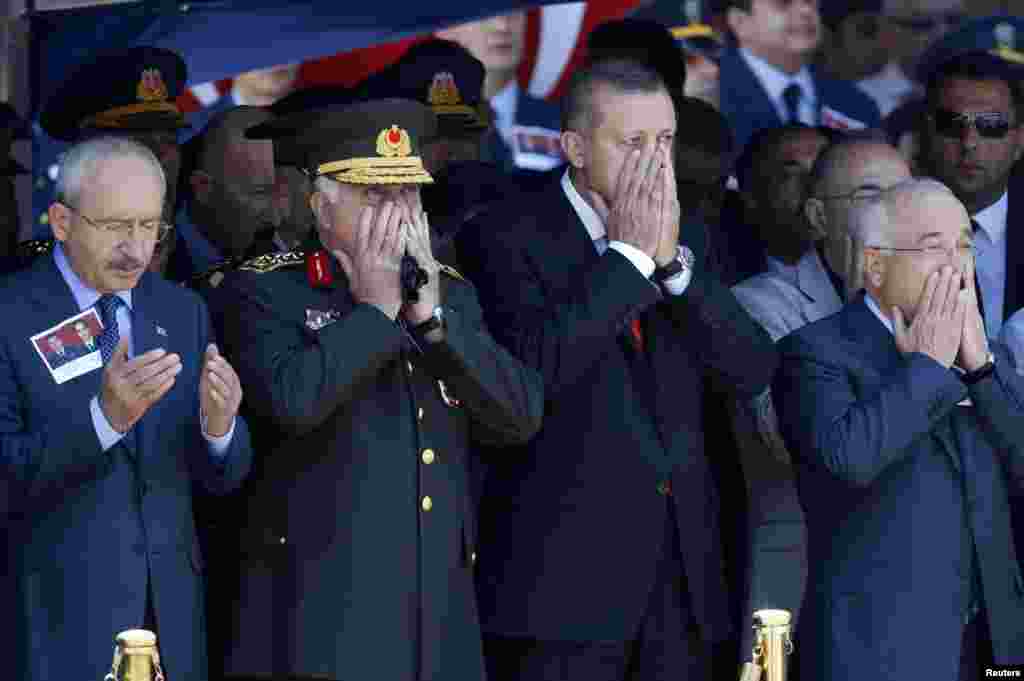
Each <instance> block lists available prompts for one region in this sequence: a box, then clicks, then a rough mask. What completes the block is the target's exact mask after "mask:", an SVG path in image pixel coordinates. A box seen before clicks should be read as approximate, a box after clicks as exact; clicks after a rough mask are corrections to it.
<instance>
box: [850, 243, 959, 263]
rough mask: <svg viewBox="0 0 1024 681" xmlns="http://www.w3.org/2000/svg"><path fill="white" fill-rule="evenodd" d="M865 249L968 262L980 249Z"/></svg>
mask: <svg viewBox="0 0 1024 681" xmlns="http://www.w3.org/2000/svg"><path fill="white" fill-rule="evenodd" d="M864 248H870V249H873V250H876V251H889V252H891V253H915V254H923V255H927V256H929V257H934V258H938V257H942V256H946V257H949V258H954V257H955V258H960V259H962V260H968V259H970V258H973V257H974V256H975V255H976V254H977V252H978V249H977V248H975V246H974V244H960V245H959V246H955V247H953V248H946V247H945V246H925V247H923V248H894V247H892V246H865V247H864Z"/></svg>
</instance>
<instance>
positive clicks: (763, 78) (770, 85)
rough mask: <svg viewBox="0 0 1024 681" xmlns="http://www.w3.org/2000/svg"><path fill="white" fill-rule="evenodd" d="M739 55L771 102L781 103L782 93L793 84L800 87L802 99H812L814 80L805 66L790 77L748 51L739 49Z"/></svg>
mask: <svg viewBox="0 0 1024 681" xmlns="http://www.w3.org/2000/svg"><path fill="white" fill-rule="evenodd" d="M740 54H741V55H742V56H743V59H744V60H745V61H746V62H747V65H748V66H749V67H750V68H751V70H752V71H753V72H754V75H755V76H757V79H758V80H759V81H760V82H761V85H763V86H764V89H765V90H767V92H768V96H769V97H771V99H772V102H775V103H778V102H781V101H782V92H783V91H784V90H785V89H786V88H787V87H789V86H790V85H791V84H793V83H796V84H797V85H799V86H800V89H801V90H803V96H804V97H810V98H813V97H814V95H815V93H814V79H813V78H811V71H810V69H808V68H807V67H806V66H804V67H802V68H801V69H800V70H799V71H797V72H796V73H795V74H793V75H790V74H788V73H786V72H785V71H782V70H781V69H778V68H776V67H774V66H772V65H771V64H769V63H768V62H767V61H765V60H764V59H761V58H760V57H758V56H756V55H755V54H754V53H752V52H751V51H750V50H746V49H743V48H740Z"/></svg>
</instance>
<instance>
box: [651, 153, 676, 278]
mask: <svg viewBox="0 0 1024 681" xmlns="http://www.w3.org/2000/svg"><path fill="white" fill-rule="evenodd" d="M671 150H672V146H671V144H668V145H665V146H664V147H663V156H664V158H663V159H662V166H661V172H660V174H659V179H658V180H657V181H656V183H655V191H654V197H653V199H654V202H655V205H656V206H657V211H658V215H660V216H661V237H660V238H659V239H658V251H657V252H656V253H655V254H654V262H655V263H656V264H657V265H658V267H664V266H665V265H667V264H669V263H670V262H672V260H673V259H674V258H675V257H676V254H677V253H678V246H679V220H680V208H679V196H678V194H677V185H676V170H675V166H674V165H673V164H672V151H671Z"/></svg>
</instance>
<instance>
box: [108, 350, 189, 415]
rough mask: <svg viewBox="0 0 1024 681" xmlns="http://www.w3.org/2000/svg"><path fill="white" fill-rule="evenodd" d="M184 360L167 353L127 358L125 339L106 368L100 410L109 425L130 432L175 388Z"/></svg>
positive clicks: (155, 352) (161, 352)
mask: <svg viewBox="0 0 1024 681" xmlns="http://www.w3.org/2000/svg"><path fill="white" fill-rule="evenodd" d="M179 372H181V358H180V357H179V356H178V355H176V354H170V355H169V354H167V352H166V351H165V350H160V349H158V350H150V351H149V352H147V353H145V354H143V355H139V356H138V357H136V358H135V359H132V360H129V359H128V339H126V338H122V339H121V341H120V342H119V343H118V344H117V347H116V348H114V354H113V355H111V357H110V361H109V362H107V366H106V367H104V369H103V383H102V386H101V387H100V396H99V402H100V409H102V410H103V414H104V416H106V417H107V421H108V422H109V423H110V426H111V427H112V428H113V429H114V430H116V431H117V432H119V433H127V432H128V431H129V430H130V429H131V427H132V426H134V425H135V423H136V421H138V420H139V419H141V418H142V417H143V416H144V415H145V413H146V412H147V411H149V408H150V407H152V406H153V405H154V404H156V403H157V402H159V401H160V398H162V397H163V396H164V395H166V394H167V391H168V390H170V389H171V388H172V387H174V381H175V380H176V378H177V376H178V373H179Z"/></svg>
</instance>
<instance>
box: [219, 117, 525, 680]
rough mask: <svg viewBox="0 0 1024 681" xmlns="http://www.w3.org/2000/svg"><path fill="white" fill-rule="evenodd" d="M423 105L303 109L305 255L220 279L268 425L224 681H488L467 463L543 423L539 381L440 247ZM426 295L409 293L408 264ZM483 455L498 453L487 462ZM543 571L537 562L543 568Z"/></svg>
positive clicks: (228, 321)
mask: <svg viewBox="0 0 1024 681" xmlns="http://www.w3.org/2000/svg"><path fill="white" fill-rule="evenodd" d="M434 125H435V121H434V116H433V113H432V112H431V111H430V110H429V109H427V108H426V107H425V106H423V105H422V104H420V103H418V102H413V101H409V100H398V99H389V100H376V101H368V102H360V103H356V104H352V105H349V106H347V107H346V108H344V109H342V110H340V111H338V110H328V111H324V112H322V113H319V114H317V115H316V116H315V118H314V119H313V120H312V121H311V120H310V119H309V116H308V114H300V115H299V116H298V117H297V119H296V122H295V124H294V127H293V128H292V130H293V132H294V134H295V142H296V143H297V144H299V145H300V146H301V148H302V149H303V153H304V164H305V166H306V168H307V171H308V172H310V173H311V174H313V175H314V176H315V181H314V184H315V188H316V191H315V192H314V194H313V196H312V198H311V205H312V208H313V211H314V214H315V215H316V219H317V220H316V222H317V228H316V237H317V238H316V243H315V244H311V245H310V248H309V249H304V250H302V251H293V252H288V253H284V254H271V255H266V256H262V257H260V258H257V259H255V260H252V261H249V262H247V263H245V264H244V265H242V266H241V267H239V268H238V269H237V270H235V271H232V272H229V273H227V274H226V275H225V277H224V279H223V281H221V283H220V284H219V286H218V287H217V289H216V291H217V295H218V296H224V297H225V298H224V299H225V300H230V301H231V304H230V305H217V306H215V310H216V312H215V314H219V315H221V316H222V317H223V318H222V320H221V324H220V326H221V328H222V330H223V331H222V344H223V348H224V351H225V353H226V354H227V356H228V357H230V358H231V361H232V363H233V364H234V365H235V366H237V367H238V368H239V375H240V377H241V380H242V383H243V385H244V390H245V394H246V400H247V402H246V405H245V408H246V410H247V413H248V414H249V417H250V418H251V419H252V420H255V421H257V422H259V423H260V424H261V425H262V426H263V430H262V432H261V435H259V436H258V437H257V438H256V439H255V441H256V442H260V443H262V463H261V466H260V470H259V472H258V473H257V475H256V479H255V481H254V482H253V484H251V485H249V487H248V488H247V490H246V497H247V500H248V512H247V514H246V518H245V524H244V527H239V529H238V534H239V537H240V542H241V554H242V560H241V562H240V574H239V576H238V580H237V584H238V588H239V593H238V594H237V595H236V598H235V599H234V602H235V612H234V614H233V618H232V619H233V626H232V632H231V637H230V638H231V640H230V645H229V653H228V655H227V660H226V664H225V671H226V672H227V674H229V675H232V674H237V675H254V674H260V673H263V674H274V675H293V676H315V677H316V678H326V679H346V680H347V679H360V680H361V679H387V680H388V681H421V680H422V681H426V680H437V681H442V680H443V681H453V680H457V681H474V680H479V679H483V678H484V669H483V662H482V651H481V642H480V631H479V625H478V622H477V615H476V606H475V597H474V588H473V577H472V570H473V567H472V566H473V563H474V558H475V549H474V545H473V541H474V520H473V509H472V504H471V502H470V497H469V490H468V481H467V473H466V470H467V464H468V462H469V460H470V458H471V457H473V456H474V455H475V450H474V445H475V444H486V445H497V446H501V445H505V444H513V443H522V442H525V441H527V440H528V439H530V438H531V437H532V436H533V435H534V434H535V433H536V432H537V430H538V429H539V427H540V420H541V417H542V412H543V394H542V385H541V381H540V379H539V376H538V375H537V374H536V373H535V372H534V371H533V370H531V369H528V368H526V367H525V366H524V365H523V364H521V363H520V362H519V361H518V360H516V359H515V358H513V357H512V356H511V355H510V354H509V353H508V352H506V351H505V350H504V349H503V348H502V347H500V346H498V345H497V344H496V343H495V341H494V340H493V339H492V338H491V336H490V334H489V333H488V331H487V329H486V328H485V327H484V325H483V322H482V316H481V311H480V308H479V306H478V303H477V301H476V295H475V292H474V289H473V287H472V286H471V285H470V284H469V283H467V282H466V281H465V280H463V279H462V277H461V276H460V275H459V274H458V273H457V272H456V271H455V270H453V269H451V268H448V267H446V266H442V265H439V264H438V263H437V261H436V259H435V258H434V256H433V254H432V252H431V246H430V239H429V228H428V224H427V218H426V215H425V214H424V213H423V211H422V209H421V207H420V203H419V187H420V186H421V185H422V184H425V183H429V182H431V176H430V175H429V174H428V173H427V172H426V170H425V169H424V167H423V163H422V160H421V157H420V156H419V150H420V140H421V139H423V137H424V136H425V135H429V134H430V132H431V131H432V128H433V126H434ZM405 254H408V255H410V256H412V258H414V259H415V261H416V262H417V263H418V266H419V268H420V269H421V270H422V271H423V273H425V274H426V283H425V285H423V286H422V287H421V288H419V289H418V290H416V291H415V294H414V295H411V294H410V289H413V288H414V287H410V286H408V284H409V283H410V282H409V281H407V280H405V278H404V277H403V276H402V273H403V267H402V259H403V255H405ZM490 451H493V450H490ZM538 559H540V557H538Z"/></svg>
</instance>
